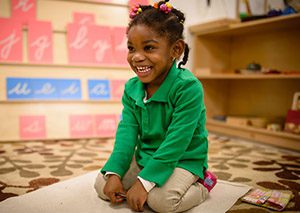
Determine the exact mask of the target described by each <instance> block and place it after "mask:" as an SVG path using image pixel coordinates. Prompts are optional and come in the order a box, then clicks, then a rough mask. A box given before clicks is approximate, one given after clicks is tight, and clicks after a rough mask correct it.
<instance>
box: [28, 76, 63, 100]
mask: <svg viewBox="0 0 300 213" xmlns="http://www.w3.org/2000/svg"><path fill="white" fill-rule="evenodd" d="M32 80H33V84H34V85H33V87H34V91H33V95H34V99H35V100H58V99H59V81H58V80H57V79H50V78H49V79H47V78H34V79H32Z"/></svg>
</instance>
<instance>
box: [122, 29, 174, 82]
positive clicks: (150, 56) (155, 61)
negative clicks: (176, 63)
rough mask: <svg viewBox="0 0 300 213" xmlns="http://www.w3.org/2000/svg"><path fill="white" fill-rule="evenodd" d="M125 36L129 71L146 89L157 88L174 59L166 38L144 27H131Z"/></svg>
mask: <svg viewBox="0 0 300 213" xmlns="http://www.w3.org/2000/svg"><path fill="white" fill-rule="evenodd" d="M127 36H128V43H127V45H128V56H127V61H128V63H129V64H130V66H131V69H132V70H133V71H134V72H135V73H136V74H137V76H138V78H139V79H140V81H141V82H143V83H145V84H147V86H148V87H149V86H152V87H153V86H154V87H159V85H160V84H161V83H162V82H163V80H164V79H165V77H166V76H167V73H168V71H169V70H170V68H171V66H172V63H173V58H174V57H173V56H172V50H171V49H172V48H171V45H170V44H169V42H168V40H167V38H165V37H161V36H159V35H158V34H157V33H156V32H154V31H153V30H151V28H149V27H147V26H145V25H135V26H132V27H131V28H130V30H129V31H128V35H127Z"/></svg>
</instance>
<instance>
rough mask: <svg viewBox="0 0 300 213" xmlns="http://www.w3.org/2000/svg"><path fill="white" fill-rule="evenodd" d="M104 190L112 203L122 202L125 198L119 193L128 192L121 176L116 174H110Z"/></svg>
mask: <svg viewBox="0 0 300 213" xmlns="http://www.w3.org/2000/svg"><path fill="white" fill-rule="evenodd" d="M103 192H104V194H105V195H106V196H107V197H109V199H110V201H111V202H112V203H121V202H122V201H124V198H123V197H122V196H120V195H119V194H126V192H125V190H124V188H123V185H122V182H121V179H120V177H119V176H117V175H114V174H113V175H109V176H108V179H107V181H106V184H105V186H104V188H103Z"/></svg>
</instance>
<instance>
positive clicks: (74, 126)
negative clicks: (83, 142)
mask: <svg viewBox="0 0 300 213" xmlns="http://www.w3.org/2000/svg"><path fill="white" fill-rule="evenodd" d="M69 121H70V123H69V128H70V135H71V137H72V138H84V137H91V136H93V135H94V134H93V133H94V122H93V116H92V115H70V118H69Z"/></svg>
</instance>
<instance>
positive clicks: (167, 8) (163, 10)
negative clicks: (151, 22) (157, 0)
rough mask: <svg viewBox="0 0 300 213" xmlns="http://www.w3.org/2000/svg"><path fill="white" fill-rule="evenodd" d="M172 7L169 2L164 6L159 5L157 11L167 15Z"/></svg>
mask: <svg viewBox="0 0 300 213" xmlns="http://www.w3.org/2000/svg"><path fill="white" fill-rule="evenodd" d="M172 8H173V7H172V5H171V4H170V3H169V2H166V3H165V4H161V5H160V7H159V9H160V11H162V12H164V13H165V14H168V13H169V12H171V10H172Z"/></svg>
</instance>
